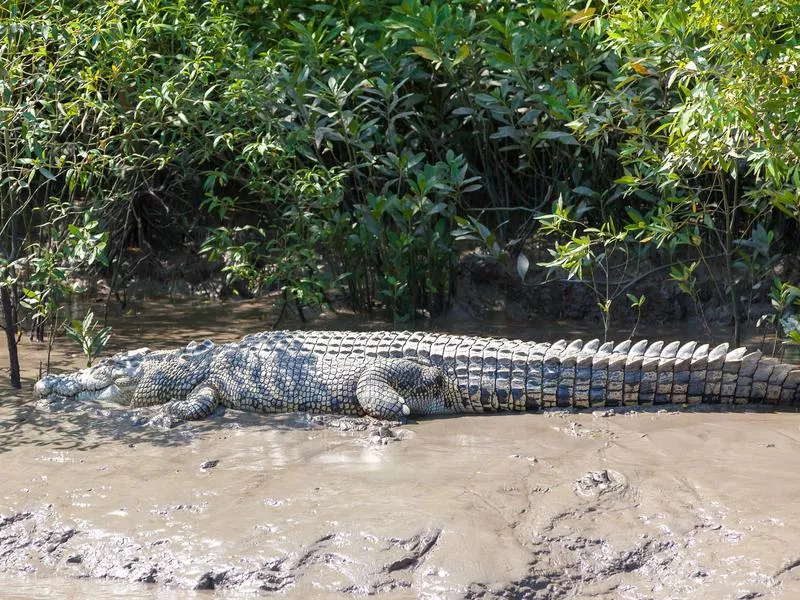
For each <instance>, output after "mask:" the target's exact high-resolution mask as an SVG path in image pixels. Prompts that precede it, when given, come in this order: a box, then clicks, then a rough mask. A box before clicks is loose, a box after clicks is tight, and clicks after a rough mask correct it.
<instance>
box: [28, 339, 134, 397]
mask: <svg viewBox="0 0 800 600" xmlns="http://www.w3.org/2000/svg"><path fill="white" fill-rule="evenodd" d="M148 352H149V349H148V348H140V349H139V350H133V351H132V352H127V353H125V354H118V355H116V356H113V357H111V358H107V359H104V360H102V361H100V362H99V363H98V364H97V365H95V366H93V367H87V368H86V369H81V370H80V371H78V372H77V373H72V374H66V375H45V376H44V377H42V378H41V379H40V380H39V381H37V382H36V385H34V387H33V392H34V394H35V395H36V396H37V397H38V398H39V399H41V400H47V401H48V402H55V401H59V400H110V401H112V402H117V403H119V404H130V403H131V398H132V397H133V392H134V390H135V389H136V386H137V385H138V383H139V380H140V378H141V373H142V362H143V360H142V359H143V358H144V356H145V355H146V354H147V353H148Z"/></svg>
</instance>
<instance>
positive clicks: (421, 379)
mask: <svg viewBox="0 0 800 600" xmlns="http://www.w3.org/2000/svg"><path fill="white" fill-rule="evenodd" d="M459 398H460V396H459V393H458V388H457V386H456V385H455V383H454V382H452V381H451V380H449V379H448V378H447V377H446V375H445V374H444V373H443V372H442V370H441V369H440V368H439V367H436V366H432V365H427V364H425V363H421V362H417V361H414V360H408V359H400V358H398V359H384V360H379V361H376V362H374V363H371V364H369V365H368V366H366V368H365V369H364V370H363V372H362V373H361V375H360V376H359V378H358V384H357V386H356V399H357V400H358V403H359V404H360V405H361V408H362V409H363V410H364V413H365V414H367V415H369V416H371V417H375V418H377V419H388V420H393V421H403V422H404V421H405V420H406V418H407V417H409V416H410V415H412V414H416V415H427V414H444V413H448V412H456V410H457V405H458V400H459Z"/></svg>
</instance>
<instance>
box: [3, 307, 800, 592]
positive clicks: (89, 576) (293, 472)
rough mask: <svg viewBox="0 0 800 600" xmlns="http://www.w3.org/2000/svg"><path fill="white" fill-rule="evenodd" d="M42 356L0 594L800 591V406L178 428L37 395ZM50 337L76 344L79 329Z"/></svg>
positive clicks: (165, 341) (516, 331) (119, 332)
mask: <svg viewBox="0 0 800 600" xmlns="http://www.w3.org/2000/svg"><path fill="white" fill-rule="evenodd" d="M261 311H262V309H261V308H260V307H259V306H258V305H256V304H253V303H242V304H232V305H226V306H224V307H222V308H220V307H218V306H215V305H203V304H198V305H195V306H192V305H181V306H180V307H179V308H178V309H177V310H176V309H174V308H173V307H170V306H168V305H166V304H156V305H152V306H149V307H147V308H146V309H144V310H142V314H137V313H136V312H132V313H130V314H127V315H120V316H117V317H115V318H114V319H113V322H112V323H111V324H112V325H113V326H114V327H115V329H114V338H113V340H114V348H113V349H114V350H121V349H131V348H134V347H138V346H141V345H149V346H151V347H170V346H174V345H177V344H178V343H184V342H187V341H189V340H191V339H198V338H202V337H206V336H207V337H211V338H213V339H215V340H218V341H226V340H231V339H236V338H238V337H241V335H243V334H245V333H248V332H253V331H258V330H261V329H264V328H266V325H265V322H264V321H262V320H260V318H259V316H260V315H261ZM292 325H294V324H292V323H288V324H286V326H292ZM313 325H314V326H316V327H319V328H333V327H337V328H342V327H358V326H359V325H361V326H364V325H366V324H364V323H363V322H360V321H359V320H358V319H355V318H351V317H335V316H330V315H325V316H322V317H320V318H319V319H317V320H316V321H315V322H314V323H313ZM370 326H374V327H380V326H381V325H380V324H370ZM383 326H385V324H384V325H383ZM438 327H439V328H440V329H447V330H450V331H458V332H466V333H481V334H485V335H502V334H505V335H508V334H511V335H513V336H514V337H523V338H530V339H555V338H557V337H578V336H582V337H584V339H585V338H586V337H587V334H588V333H590V332H587V330H585V329H583V328H581V327H575V326H574V325H570V326H566V325H565V326H561V325H558V324H556V325H555V326H551V327H549V328H548V329H544V328H539V327H536V326H535V325H531V326H529V327H524V328H519V327H516V326H511V325H510V324H508V323H502V322H498V323H492V324H486V323H480V324H478V323H472V324H470V325H468V326H464V325H462V324H457V323H446V324H439V325H438ZM679 334H680V332H670V335H659V336H657V335H653V336H652V337H653V338H656V337H666V338H668V339H673V338H675V337H683V338H685V339H686V338H687V337H688V336H685V335H683V336H681V335H679ZM44 354H45V351H44V350H43V349H41V348H34V347H32V346H31V345H29V344H27V343H26V344H24V345H23V348H22V359H23V361H24V364H23V369H24V377H25V380H26V382H25V385H26V388H27V390H28V391H26V392H25V393H24V394H21V395H20V394H14V393H11V391H10V390H8V389H7V388H5V387H4V388H2V394H3V398H4V399H5V401H4V402H3V404H2V406H0V457H2V463H0V465H2V466H0V470H1V471H0V572H2V574H1V575H0V585H1V586H2V587H0V597H2V598H45V597H46V598H48V599H52V598H75V597H101V596H111V595H113V596H115V597H122V598H126V597H129V598H170V599H172V598H205V597H210V596H229V595H235V596H236V597H239V596H240V595H242V594H249V593H260V594H269V593H270V592H281V594H282V595H284V596H286V597H290V598H295V597H296V598H303V597H305V598H308V597H314V598H317V597H321V598H326V597H328V598H337V597H342V596H346V595H353V594H357V595H363V594H369V593H379V594H380V595H381V596H383V597H386V598H415V597H424V598H440V597H441V598H463V597H488V598H493V597H500V596H505V597H509V598H516V597H530V598H570V597H580V598H608V599H612V598H629V599H639V598H654V599H667V598H698V599H699V598H761V597H770V598H800V506H799V505H798V502H797V498H798V497H800V478H798V476H797V472H798V466H799V464H798V462H799V461H800V459H798V457H800V415H798V414H794V413H781V414H769V413H757V412H744V413H702V412H700V413H674V412H673V413H671V412H639V413H628V414H614V415H611V416H604V414H605V413H596V414H579V415H569V414H557V413H556V414H549V415H541V414H538V415H537V414H518V415H487V416H470V417H455V418H441V419H427V420H422V421H419V422H418V423H413V424H409V425H407V426H404V427H403V428H402V429H401V430H400V432H399V433H398V434H397V435H398V437H399V438H401V439H400V440H399V441H395V442H393V443H389V444H381V443H377V442H376V440H375V439H374V438H371V437H369V436H368V435H367V434H366V433H365V432H342V431H339V430H333V429H330V428H325V427H319V426H316V425H314V424H313V423H309V422H308V421H307V420H306V419H305V418H303V417H302V416H298V415H277V416H262V415H251V414H244V413H237V412H236V411H228V412H227V413H226V414H225V415H224V416H220V417H214V418H212V419H210V420H208V421H205V422H200V423H190V424H188V425H184V426H181V427H178V428H176V429H173V430H170V431H160V430H156V429H151V428H146V427H141V426H139V425H137V424H136V421H132V420H131V414H130V413H129V412H127V411H125V410H123V409H121V408H116V407H109V406H102V405H91V404H90V405H87V407H86V408H85V409H83V410H73V411H68V412H63V413H49V412H44V411H41V410H38V409H37V408H36V406H35V405H34V404H33V403H32V402H30V397H29V395H30V392H29V390H30V386H31V385H32V383H33V381H34V380H35V378H36V376H37V369H38V365H39V361H40V360H43V357H44ZM54 359H55V361H54V362H55V363H56V365H57V368H58V369H64V370H66V369H72V368H76V367H78V366H80V359H79V357H77V356H74V351H73V350H72V347H71V346H69V345H68V344H67V343H66V342H59V345H58V346H57V348H56V349H55V352H54ZM0 360H2V361H3V362H4V361H5V358H4V357H0ZM213 461H217V462H216V463H214V462H213ZM4 517H5V518H6V520H5V521H3V518H4ZM136 581H139V583H136ZM147 582H153V583H147ZM212 583H213V585H214V587H216V589H215V590H213V591H207V590H197V591H193V588H195V587H196V586H197V585H198V584H201V587H203V586H204V587H211V585H212Z"/></svg>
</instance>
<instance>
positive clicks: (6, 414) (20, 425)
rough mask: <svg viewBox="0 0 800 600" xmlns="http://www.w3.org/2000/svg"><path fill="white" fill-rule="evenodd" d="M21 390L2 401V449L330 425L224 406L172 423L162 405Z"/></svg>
mask: <svg viewBox="0 0 800 600" xmlns="http://www.w3.org/2000/svg"><path fill="white" fill-rule="evenodd" d="M21 396H22V394H18V395H17V394H14V395H10V394H4V398H5V402H4V405H3V406H0V453H3V452H8V451H10V450H11V449H12V448H14V447H20V446H27V445H32V446H39V447H42V448H47V449H50V450H92V449H95V448H98V447H101V446H104V445H107V444H124V445H134V444H135V445H140V444H149V445H152V446H164V447H177V446H185V445H187V444H189V443H191V441H192V440H194V439H196V438H197V437H198V436H201V435H203V434H204V433H207V432H211V431H213V432H219V431H225V430H235V429H241V428H251V427H259V426H266V427H268V428H269V429H273V430H285V431H289V430H300V429H313V428H319V427H324V426H329V424H328V423H327V422H325V421H324V420H320V419H319V418H317V417H311V416H310V415H306V414H304V413H288V414H279V415H262V414H253V413H244V412H240V411H226V410H224V409H222V410H218V411H217V412H216V413H215V414H214V415H212V416H211V417H209V418H208V419H205V420H203V421H190V422H183V423H180V424H178V425H176V426H174V427H172V428H167V427H164V426H161V425H159V424H158V422H157V420H156V419H155V417H157V415H158V413H159V410H160V407H157V406H155V407H148V408H140V409H127V408H124V407H118V406H110V405H107V404H103V403H100V402H81V403H71V404H70V405H68V406H58V407H54V408H49V407H47V406H46V405H44V404H43V403H41V402H35V401H33V400H23V398H22V397H21ZM334 426H335V427H336V425H334ZM337 428H339V429H347V428H349V429H358V428H359V427H358V426H357V425H352V426H350V427H346V426H338V427H337ZM362 429H363V428H362Z"/></svg>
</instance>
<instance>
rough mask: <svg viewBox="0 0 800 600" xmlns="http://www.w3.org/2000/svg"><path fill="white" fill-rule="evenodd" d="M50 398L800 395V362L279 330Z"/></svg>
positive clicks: (497, 400) (206, 411)
mask: <svg viewBox="0 0 800 600" xmlns="http://www.w3.org/2000/svg"><path fill="white" fill-rule="evenodd" d="M34 390H35V393H36V394H37V395H38V396H39V397H40V398H42V399H49V400H56V399H62V400H63V399H68V398H74V399H84V398H101V399H108V400H113V401H117V402H120V403H124V404H128V405H131V406H136V407H138V406H148V405H155V404H167V407H168V409H167V410H168V411H169V412H170V414H172V415H174V416H176V417H178V418H184V419H200V418H203V417H206V416H208V415H210V414H211V413H212V412H213V411H214V409H215V408H216V407H217V406H219V405H223V406H226V407H229V408H234V409H241V410H248V411H255V412H270V413H271V412H289V411H309V412H332V413H343V414H351V415H368V416H372V417H376V418H380V419H393V420H398V419H399V420H405V418H406V417H408V416H409V415H432V414H452V413H468V412H491V411H504V410H513V411H523V410H539V409H545V408H551V407H553V408H555V407H572V408H592V407H610V406H641V405H658V404H668V403H687V404H694V403H700V402H708V403H724V404H744V403H761V404H772V405H798V404H800V367H797V366H792V365H787V364H780V363H779V362H777V361H776V360H774V359H771V358H768V357H763V356H762V355H761V352H759V351H754V352H748V351H747V349H745V348H738V349H736V350H732V351H728V345H727V344H722V345H720V346H717V347H715V348H709V346H708V344H698V343H697V342H688V343H685V344H681V343H679V342H672V343H666V344H665V343H664V342H654V343H650V344H648V343H647V341H645V340H643V341H639V342H636V343H632V342H630V341H626V342H623V343H621V344H617V345H614V344H613V343H600V342H599V341H598V340H592V341H590V342H588V343H583V342H582V341H581V340H575V341H573V342H567V341H564V340H560V341H557V342H555V343H535V342H525V341H521V340H508V339H499V338H484V337H472V336H459V335H446V334H438V333H423V332H391V331H376V332H348V331H272V332H265V333H259V334H254V335H248V336H246V337H244V338H243V339H242V340H240V341H239V342H234V343H229V344H220V345H216V344H214V343H213V342H211V341H210V340H205V341H203V342H200V343H196V342H192V343H190V344H189V345H187V346H186V347H184V348H180V349H177V350H171V351H166V350H164V351H151V350H149V349H148V348H141V349H139V350H134V351H132V352H128V353H124V354H118V355H116V356H114V357H111V358H107V359H104V360H102V361H100V362H99V363H98V364H97V365H95V366H93V367H89V368H86V369H84V370H82V371H79V372H77V373H74V374H66V375H46V376H45V377H43V378H42V379H41V380H39V381H38V382H37V383H36V386H35V388H34Z"/></svg>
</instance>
